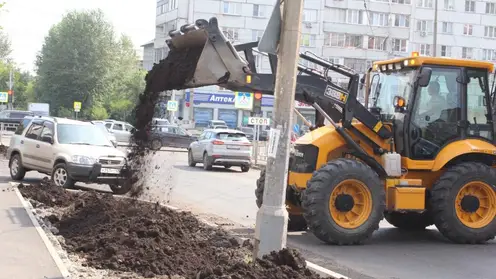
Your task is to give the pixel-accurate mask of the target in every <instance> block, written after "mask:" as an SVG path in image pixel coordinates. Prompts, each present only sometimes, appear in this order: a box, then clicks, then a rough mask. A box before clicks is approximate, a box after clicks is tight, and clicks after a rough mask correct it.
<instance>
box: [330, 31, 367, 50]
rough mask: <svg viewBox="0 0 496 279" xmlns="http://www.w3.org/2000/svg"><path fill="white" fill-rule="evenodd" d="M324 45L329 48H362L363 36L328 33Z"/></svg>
mask: <svg viewBox="0 0 496 279" xmlns="http://www.w3.org/2000/svg"><path fill="white" fill-rule="evenodd" d="M328 34H329V35H328V36H326V40H325V42H324V43H325V45H326V46H331V47H354V48H357V47H358V48H361V47H363V36H362V35H353V34H346V33H328Z"/></svg>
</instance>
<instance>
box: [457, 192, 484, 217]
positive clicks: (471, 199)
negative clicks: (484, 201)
mask: <svg viewBox="0 0 496 279" xmlns="http://www.w3.org/2000/svg"><path fill="white" fill-rule="evenodd" d="M461 206H462V209H463V210H464V211H465V212H469V213H473V212H475V211H477V209H479V207H480V201H479V199H478V198H477V197H475V196H472V195H466V196H465V197H463V198H462V202H461Z"/></svg>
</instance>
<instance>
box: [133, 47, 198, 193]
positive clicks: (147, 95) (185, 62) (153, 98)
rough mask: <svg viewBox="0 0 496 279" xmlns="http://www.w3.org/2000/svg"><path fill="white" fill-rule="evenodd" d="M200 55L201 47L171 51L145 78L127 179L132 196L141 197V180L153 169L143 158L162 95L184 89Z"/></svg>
mask: <svg viewBox="0 0 496 279" xmlns="http://www.w3.org/2000/svg"><path fill="white" fill-rule="evenodd" d="M201 52H202V48H194V49H184V50H182V51H176V50H174V49H171V50H170V52H169V54H168V56H167V57H166V58H165V59H163V60H161V61H160V63H158V64H154V65H153V68H152V69H151V70H150V71H149V72H148V74H147V75H146V77H145V81H146V87H145V91H144V92H143V94H141V95H140V98H139V103H138V104H137V106H136V107H135V109H134V112H133V113H134V117H135V120H136V123H135V127H136V132H135V133H134V134H133V136H132V139H131V140H132V142H133V143H134V145H133V147H132V148H131V152H130V153H129V154H128V161H129V163H130V165H131V166H132V170H133V171H131V172H130V173H129V177H128V178H129V179H128V180H127V181H128V183H131V184H132V186H131V188H132V191H131V196H132V197H139V196H141V195H142V194H143V192H144V190H145V188H144V187H143V185H142V184H140V183H138V181H139V179H140V178H141V175H142V173H143V172H144V171H145V170H146V169H147V168H149V167H150V166H148V164H147V163H146V162H145V161H144V157H145V156H146V155H147V154H148V153H149V152H150V150H149V149H148V147H149V139H148V132H149V130H150V126H151V124H152V123H151V122H152V119H153V117H154V116H155V113H156V110H157V108H156V107H157V103H158V101H159V98H160V92H163V91H167V90H173V89H183V88H184V84H185V82H186V81H187V80H189V79H191V78H192V77H193V75H194V73H195V68H196V64H197V62H198V59H199V57H200V55H201Z"/></svg>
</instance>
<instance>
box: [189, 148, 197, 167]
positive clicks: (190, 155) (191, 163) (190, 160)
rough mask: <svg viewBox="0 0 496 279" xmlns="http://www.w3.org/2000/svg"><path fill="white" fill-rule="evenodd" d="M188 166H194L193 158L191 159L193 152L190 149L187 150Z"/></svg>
mask: <svg viewBox="0 0 496 279" xmlns="http://www.w3.org/2000/svg"><path fill="white" fill-rule="evenodd" d="M188 166H190V167H194V166H196V163H195V160H194V159H193V152H191V150H188Z"/></svg>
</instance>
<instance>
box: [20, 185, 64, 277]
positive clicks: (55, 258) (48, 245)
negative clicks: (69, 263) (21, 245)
mask: <svg viewBox="0 0 496 279" xmlns="http://www.w3.org/2000/svg"><path fill="white" fill-rule="evenodd" d="M10 185H12V186H14V191H15V193H16V195H17V197H18V198H19V200H20V201H21V203H22V206H23V207H24V209H25V210H26V213H27V214H28V216H29V219H30V220H31V222H32V223H33V226H34V227H35V228H36V231H37V232H38V234H39V235H40V237H41V239H42V240H43V243H44V244H45V247H46V248H47V250H48V253H50V255H51V256H52V259H53V261H54V262H55V265H57V268H58V269H59V271H60V273H61V274H62V276H63V277H64V278H66V279H68V278H71V274H70V273H69V270H68V269H67V267H66V266H65V265H64V263H63V262H62V259H61V258H60V257H59V255H58V253H57V251H56V250H55V247H53V244H52V243H51V242H50V240H49V239H48V236H47V235H46V232H45V231H44V230H43V228H42V227H41V225H40V223H39V222H38V220H37V219H36V217H35V216H34V214H33V212H32V211H33V210H34V208H33V206H32V205H31V203H30V202H28V201H27V200H26V199H24V197H23V196H22V194H21V192H20V191H19V189H18V188H17V185H18V183H17V184H13V183H10Z"/></svg>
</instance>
